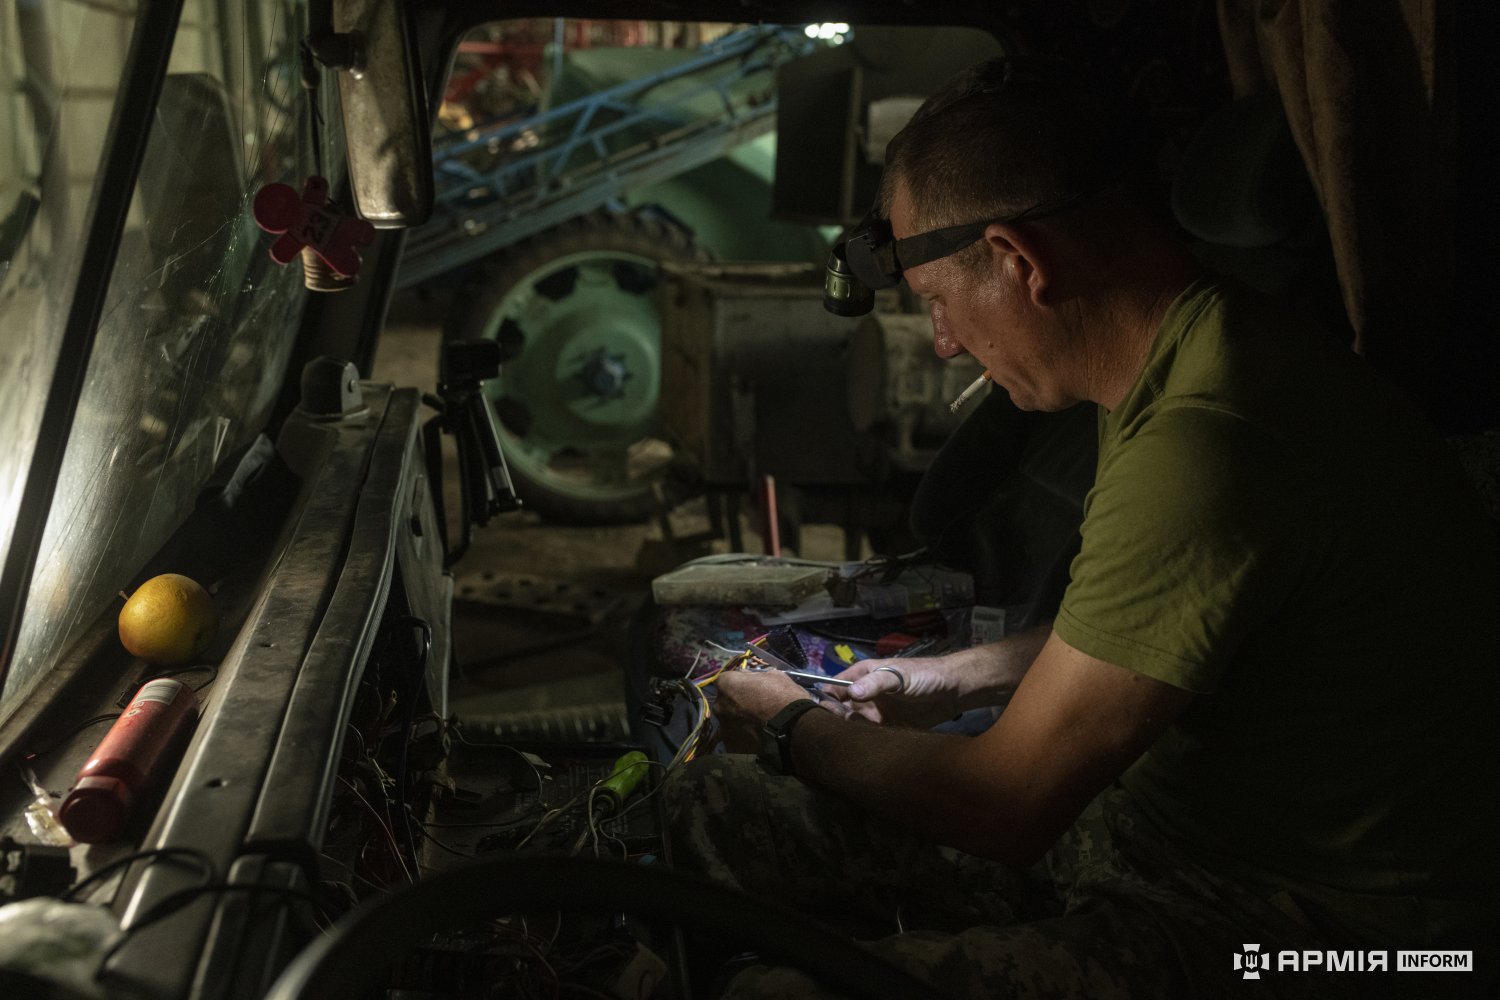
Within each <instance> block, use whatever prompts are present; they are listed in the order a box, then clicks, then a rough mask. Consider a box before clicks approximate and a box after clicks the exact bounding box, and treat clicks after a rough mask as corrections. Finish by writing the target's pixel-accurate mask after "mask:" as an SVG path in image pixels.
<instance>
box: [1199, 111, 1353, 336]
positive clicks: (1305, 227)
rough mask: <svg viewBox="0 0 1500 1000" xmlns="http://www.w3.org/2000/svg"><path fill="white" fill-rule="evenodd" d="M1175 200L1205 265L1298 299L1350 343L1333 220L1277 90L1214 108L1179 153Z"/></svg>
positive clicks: (1278, 296)
mask: <svg viewBox="0 0 1500 1000" xmlns="http://www.w3.org/2000/svg"><path fill="white" fill-rule="evenodd" d="M1171 200H1172V214H1173V215H1174V216H1175V217H1176V219H1177V222H1178V224H1179V225H1180V226H1182V228H1183V230H1184V231H1185V232H1186V234H1187V235H1188V237H1189V239H1190V243H1189V248H1190V249H1191V250H1192V252H1193V254H1194V255H1195V256H1196V257H1197V258H1198V259H1199V261H1200V262H1201V263H1203V265H1204V266H1206V267H1209V268H1211V269H1213V270H1215V271H1218V272H1220V273H1223V274H1227V275H1229V276H1231V277H1234V278H1237V279H1239V280H1240V281H1242V282H1244V283H1245V284H1247V285H1249V286H1250V287H1251V288H1255V289H1257V290H1259V291H1261V292H1264V293H1266V294H1267V295H1273V296H1276V297H1277V298H1282V299H1289V300H1292V301H1297V302H1300V303H1301V305H1302V307H1303V308H1304V310H1305V311H1306V312H1308V313H1309V314H1311V315H1314V316H1316V317H1317V318H1319V319H1320V320H1322V322H1323V323H1324V325H1325V326H1327V327H1328V328H1329V329H1330V330H1332V331H1333V332H1335V333H1338V334H1339V335H1341V336H1342V337H1343V338H1344V340H1345V342H1346V343H1352V342H1353V330H1352V329H1351V328H1350V326H1349V320H1348V317H1347V315H1346V314H1345V311H1344V304H1343V298H1342V295H1341V294H1340V291H1339V284H1338V272H1337V271H1336V269H1335V266H1334V260H1333V251H1332V248H1331V245H1330V244H1329V240H1328V228H1327V224H1326V222H1325V221H1324V218H1323V213H1322V209H1321V207H1320V206H1319V203H1318V197H1317V193H1316V192H1315V191H1314V190H1313V185H1312V181H1311V180H1310V179H1309V178H1308V174H1307V168H1306V166H1305V165H1304V163H1303V160H1302V154H1301V152H1300V151H1299V150H1298V149H1297V144H1296V141H1295V140H1294V139H1293V138H1292V131H1291V128H1290V126H1289V125H1288V124H1287V119H1286V113H1285V111H1283V110H1282V106H1281V98H1280V97H1279V96H1278V95H1277V94H1275V93H1274V92H1271V91H1262V92H1260V93H1257V94H1252V95H1250V96H1247V97H1242V98H1238V99H1236V100H1234V101H1232V102H1231V103H1229V104H1227V105H1225V106H1224V107H1222V108H1220V109H1219V110H1218V111H1216V112H1214V113H1213V114H1211V115H1210V116H1209V117H1208V118H1207V120H1205V121H1204V123H1203V124H1202V126H1200V127H1199V129H1198V131H1197V133H1196V134H1195V135H1194V136H1193V138H1192V140H1191V141H1190V142H1189V143H1188V145H1187V148H1186V149H1185V150H1184V151H1183V156H1182V161H1181V163H1180V164H1179V166H1178V170H1177V172H1176V174H1175V176H1174V177H1173V180H1172V192H1171Z"/></svg>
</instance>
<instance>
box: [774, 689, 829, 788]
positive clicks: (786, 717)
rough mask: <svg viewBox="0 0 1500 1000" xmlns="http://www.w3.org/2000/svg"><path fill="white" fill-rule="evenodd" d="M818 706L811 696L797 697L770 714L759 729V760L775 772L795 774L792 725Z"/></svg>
mask: <svg viewBox="0 0 1500 1000" xmlns="http://www.w3.org/2000/svg"><path fill="white" fill-rule="evenodd" d="M817 707H818V703H817V702H815V701H813V700H812V699H811V698H799V699H798V700H796V701H794V702H792V703H791V704H789V705H786V706H785V707H783V708H782V709H781V711H779V712H777V713H776V714H775V715H773V716H771V720H770V721H769V722H767V723H766V726H765V728H764V729H763V730H761V734H762V737H763V739H762V744H761V762H762V763H763V764H765V765H766V766H767V767H769V768H770V769H771V770H772V771H775V772H776V773H777V774H785V775H795V774H796V773H797V768H796V765H794V764H793V763H792V727H793V726H795V725H796V724H797V720H798V719H800V718H802V716H804V715H806V714H807V713H808V712H810V711H812V710H813V709H815V708H817Z"/></svg>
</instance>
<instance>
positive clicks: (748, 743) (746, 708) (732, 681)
mask: <svg viewBox="0 0 1500 1000" xmlns="http://www.w3.org/2000/svg"><path fill="white" fill-rule="evenodd" d="M715 684H716V686H717V687H718V689H719V694H718V697H717V698H716V699H715V701H714V716H715V717H716V718H717V719H718V720H719V734H720V736H721V737H722V738H723V740H724V746H725V747H726V748H727V749H728V750H730V751H731V752H733V753H754V752H755V750H756V748H757V747H758V746H759V745H760V731H761V730H762V729H764V728H765V725H766V723H767V722H769V721H771V717H772V716H773V715H775V714H776V713H777V712H779V711H781V710H782V709H783V708H785V707H786V706H787V705H790V704H791V703H792V702H794V701H801V700H802V699H804V698H812V697H813V693H812V692H811V691H809V690H808V689H807V688H805V687H803V686H802V685H800V684H798V683H797V682H796V681H794V680H792V679H791V678H790V677H788V676H787V675H786V674H784V673H782V672H781V671H779V670H726V671H724V672H723V673H722V674H720V675H719V679H718V680H717V681H716V682H715Z"/></svg>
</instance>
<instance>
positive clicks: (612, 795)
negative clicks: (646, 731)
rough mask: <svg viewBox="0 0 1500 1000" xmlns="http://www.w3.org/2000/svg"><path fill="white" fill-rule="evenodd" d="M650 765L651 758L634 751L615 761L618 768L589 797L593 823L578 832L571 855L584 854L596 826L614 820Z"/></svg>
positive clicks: (613, 769) (614, 768)
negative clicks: (609, 819)
mask: <svg viewBox="0 0 1500 1000" xmlns="http://www.w3.org/2000/svg"><path fill="white" fill-rule="evenodd" d="M650 763H651V760H650V758H649V757H647V756H646V755H645V754H644V753H642V752H641V751H639V750H631V751H630V752H629V753H626V754H623V755H622V756H621V757H620V759H619V760H617V761H615V766H614V767H612V768H611V769H610V772H609V777H607V778H605V779H604V780H602V781H600V782H599V783H598V784H597V785H596V786H594V789H593V790H592V791H591V792H590V793H589V802H590V805H589V809H590V810H591V820H590V823H589V825H588V826H586V827H584V829H583V830H581V831H579V834H578V840H577V841H575V842H574V844H573V852H572V853H574V854H577V853H578V852H579V851H581V850H583V845H584V844H586V843H588V840H589V837H590V836H591V835H593V834H594V831H595V829H597V826H596V824H598V822H599V821H600V820H602V819H605V818H606V817H609V816H613V815H614V814H615V813H616V812H618V811H619V808H620V806H621V805H623V804H624V803H625V800H626V799H628V798H630V796H631V794H632V793H634V792H635V790H636V788H638V787H639V786H640V783H641V781H642V780H644V779H645V777H646V771H647V770H649V769H650ZM596 850H597V847H596Z"/></svg>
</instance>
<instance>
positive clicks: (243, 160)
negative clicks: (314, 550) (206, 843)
mask: <svg viewBox="0 0 1500 1000" xmlns="http://www.w3.org/2000/svg"><path fill="white" fill-rule="evenodd" d="M7 8H8V9H6V10H4V11H3V12H0V59H3V60H4V68H5V78H6V80H7V81H9V90H8V92H7V93H6V101H7V107H6V111H5V113H4V114H0V316H3V317H4V323H5V334H4V338H3V340H4V343H5V348H4V355H3V362H0V365H3V367H0V421H3V426H4V427H5V428H6V434H5V435H4V436H3V439H0V532H3V534H0V549H3V553H4V554H5V557H6V558H7V559H12V558H14V556H15V555H16V554H17V553H11V552H10V549H11V548H12V543H13V542H15V543H17V544H20V543H21V542H22V540H23V536H22V533H21V532H20V531H19V530H18V523H19V522H18V518H25V517H27V516H32V515H35V513H36V512H35V511H29V510H26V509H23V505H22V503H21V498H22V495H23V490H24V488H25V484H26V481H27V477H28V475H29V474H30V473H31V472H32V470H33V469H34V468H35V467H36V465H37V458H38V456H41V457H42V458H47V457H48V456H49V455H51V456H54V457H55V456H56V454H57V451H55V450H59V449H60V450H61V468H60V471H59V473H58V479H57V485H56V489H55V492H54V499H53V502H52V504H51V506H50V509H47V510H46V511H45V529H44V530H43V532H42V536H41V544H40V548H39V550H38V552H37V555H36V559H35V562H34V567H35V568H34V571H33V573H32V576H31V580H30V587H29V591H28V592H27V597H26V603H25V607H24V611H23V612H22V615H23V617H22V619H21V621H22V624H21V628H20V631H19V635H18V638H17V641H16V645H15V647H14V649H13V650H12V651H11V656H10V660H9V670H8V672H7V673H6V674H5V676H4V687H3V698H0V722H3V721H4V719H5V718H6V717H8V716H9V715H10V714H11V712H13V711H14V710H15V709H16V707H17V706H18V705H19V704H21V703H22V702H24V701H25V699H26V696H27V694H28V692H29V691H31V690H32V689H34V687H35V686H36V685H37V684H38V683H39V682H41V681H43V680H44V679H45V676H46V674H47V672H48V670H49V669H51V668H52V667H53V666H55V665H56V664H58V663H59V662H60V661H61V660H62V659H63V658H64V657H65V656H66V655H67V652H68V650H69V648H70V647H72V646H73V645H74V644H75V643H77V642H79V641H80V640H82V639H86V638H88V637H89V636H90V635H92V634H93V633H92V631H91V629H90V627H91V626H93V625H95V623H96V622H98V621H102V620H107V621H108V622H109V623H110V624H112V623H113V617H114V611H116V610H117V608H116V607H115V605H114V603H113V602H116V601H117V600H118V598H117V596H116V595H117V594H118V592H119V591H121V590H122V589H124V588H126V587H128V585H129V583H130V581H131V580H132V578H133V577H134V576H135V574H136V573H137V572H139V571H140V569H141V568H142V566H143V565H144V564H145V562H146V561H147V559H148V558H150V557H151V555H152V554H153V553H154V552H155V551H156V550H157V549H158V548H159V547H160V546H161V545H162V544H163V543H164V541H165V540H166V539H167V538H168V537H169V536H170V535H171V533H172V532H173V530H174V529H176V528H177V526H178V525H179V524H180V523H181V522H182V520H183V518H184V517H185V516H186V515H187V513H188V512H189V511H191V510H192V508H193V505H194V502H195V499H196V497H197V494H198V493H199V491H200V490H201V489H202V487H203V486H204V485H205V484H206V483H207V482H208V481H209V479H210V477H211V476H212V475H213V474H214V472H215V470H216V469H221V468H223V467H224V466H225V464H226V461H227V460H228V459H231V458H232V457H233V456H235V455H236V453H237V452H239V451H241V450H242V449H244V448H245V447H246V446H247V445H248V444H250V443H251V442H252V441H253V440H254V438H255V436H256V434H257V433H258V432H259V430H260V429H261V428H262V427H263V426H264V424H265V422H266V420H267V417H268V415H269V414H270V411H271V408H272V406H273V405H274V404H275V402H276V393H277V391H278V387H279V385H280V383H281V379H282V372H283V370H284V369H285V367H286V365H287V363H288V359H289V354H290V350H291V344H292V339H293V334H294V328H295V326H296V323H297V321H298V318H299V316H300V313H301V309H302V306H303V303H304V301H305V297H306V295H305V291H304V288H303V284H302V274H301V271H300V269H299V268H298V267H296V266H295V264H294V265H293V266H291V267H285V268H282V267H277V266H276V265H275V264H273V263H272V262H271V260H270V259H269V257H268V255H267V252H266V250H267V245H268V244H267V241H266V239H265V237H264V235H263V234H262V233H261V232H260V231H259V230H258V229H257V227H256V225H255V222H254V220H253V218H252V216H251V211H250V206H251V199H252V198H253V196H254V193H255V192H256V191H257V190H258V189H259V188H260V187H261V186H262V185H264V184H267V183H270V182H273V181H283V182H287V183H291V184H293V185H295V186H298V187H300V186H301V182H302V179H303V178H304V177H306V176H307V175H309V174H314V173H322V174H324V175H325V176H327V175H328V172H329V171H330V170H332V169H333V168H334V165H333V164H326V165H325V164H324V163H323V162H322V160H323V157H322V156H320V155H318V152H317V151H318V150H319V149H322V148H326V147H327V146H328V143H329V140H330V136H329V135H328V132H329V130H330V129H332V128H335V127H336V121H337V115H336V114H334V113H333V110H332V108H331V107H330V108H327V109H317V108H314V106H313V103H312V99H311V98H310V97H309V92H308V91H306V90H304V89H302V87H301V86H300V81H299V65H300V61H299V51H300V45H301V32H302V25H303V23H304V21H305V11H304V10H303V5H302V4H301V3H286V4H283V5H279V6H275V5H268V4H257V5H255V8H254V10H249V9H247V7H246V5H245V4H243V3H237V2H234V0H216V2H209V0H202V2H197V3H194V2H189V3H188V4H187V5H186V7H185V9H184V12H183V16H182V19H181V22H180V24H179V27H178V30H177V35H176V38H175V40H174V42H173V46H172V54H171V62H170V65H169V69H168V73H167V76H166V78H165V80H164V82H163V86H162V92H161V96H160V99H159V101H158V104H157V107H156V109H155V113H154V115H153V117H152V120H151V123H150V134H149V141H148V144H147V147H146V152H145V159H144V162H143V164H142V168H141V172H140V179H139V182H138V183H137V185H136V186H135V189H134V191H133V192H131V194H130V206H129V213H128V216H127V218H126V224H125V231H124V233H123V235H122V237H121V242H120V247H119V254H118V258H117V260H116V262H115V264H114V267H113V270H112V273H110V274H107V275H106V274H92V273H81V272H82V265H81V257H82V250H83V239H84V230H85V226H86V222H87V219H86V215H87V209H88V206H89V204H90V199H91V198H97V197H99V193H98V192H96V191H95V182H96V179H97V177H98V175H99V171H100V163H101V159H102V157H103V155H104V150H103V144H104V137H105V134H106V130H107V128H108V126H109V123H110V117H111V113H112V111H113V101H114V98H115V95H116V91H117V88H118V87H119V83H120V80H121V79H122V74H123V72H124V68H125V59H126V52H127V49H128V46H129V42H130V37H131V32H132V30H133V28H134V24H135V20H136V16H137V10H136V8H135V6H134V5H133V4H129V3H111V4H107V5H105V4H99V3H95V2H85V0H48V2H46V3H41V2H35V0H21V2H19V3H17V4H10V5H7ZM323 89H324V90H325V91H326V90H328V89H329V88H323ZM127 127H129V126H128V125H127ZM100 281H107V282H108V290H107V294H106V298H105V302H104V309H103V313H102V317H101V319H100V321H99V323H98V327H97V335H96V337H95V339H94V344H93V351H92V354H91V356H90V357H89V360H88V365H87V369H86V372H85V374H84V379H83V387H82V391H81V395H80V397H79V401H78V406H77V410H76V415H75V417H74V420H73V423H72V427H71V430H70V431H69V432H68V434H67V436H66V439H65V440H64V439H63V438H62V435H57V439H56V440H41V439H40V435H41V429H42V417H43V410H44V407H45V405H46V397H47V394H48V392H49V390H50V387H51V385H52V382H53V377H54V372H55V371H56V370H58V362H59V351H60V347H61V343H62V331H63V329H64V326H65V323H66V321H67V318H68V307H69V304H70V302H71V299H72V296H73V293H74V289H75V287H76V286H79V285H81V286H83V287H88V286H89V285H91V283H95V282H100ZM64 370H66V369H64ZM49 450H50V451H49ZM38 509H39V510H40V509H41V508H38ZM31 537H33V538H34V537H35V536H34V534H33V535H32V536H31ZM98 627H99V628H102V627H103V626H98Z"/></svg>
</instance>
